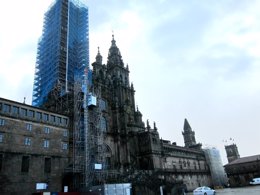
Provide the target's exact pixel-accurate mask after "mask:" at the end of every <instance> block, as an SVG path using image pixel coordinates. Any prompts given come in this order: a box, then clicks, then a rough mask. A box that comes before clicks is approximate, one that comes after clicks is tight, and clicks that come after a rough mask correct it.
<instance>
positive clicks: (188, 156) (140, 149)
mask: <svg viewBox="0 0 260 195" xmlns="http://www.w3.org/2000/svg"><path fill="white" fill-rule="evenodd" d="M92 66H93V83H92V87H91V89H90V91H92V92H93V93H94V94H98V96H99V97H100V101H99V103H100V105H99V107H102V109H99V110H101V111H102V113H101V114H100V125H101V127H102V130H103V132H104V140H105V145H106V146H105V148H106V151H105V152H104V155H103V157H104V158H106V168H107V171H108V173H109V170H114V171H117V172H118V174H119V175H122V176H123V177H122V178H124V177H125V178H131V181H129V180H128V181H127V179H126V180H125V181H127V182H132V183H134V182H135V180H139V181H142V179H143V181H142V182H143V183H142V184H141V185H147V186H146V187H147V188H153V187H155V188H157V189H159V187H158V186H159V185H160V184H159V183H160V182H161V179H162V178H164V180H165V181H166V183H167V182H168V183H169V186H170V185H172V184H176V183H178V182H181V183H183V184H184V185H185V186H186V188H187V189H188V190H192V189H194V188H196V187H197V186H201V185H208V186H211V175H210V170H209V168H208V165H207V162H206V158H205V155H204V153H203V150H202V149H201V144H200V143H197V142H196V140H195V132H194V131H193V130H192V128H191V126H190V124H189V123H188V121H187V119H185V120H184V128H183V132H182V133H183V137H184V142H185V147H181V146H178V145H176V143H175V142H173V143H171V141H168V140H164V139H160V136H159V130H158V129H157V127H156V124H155V123H153V124H152V125H150V124H149V121H148V120H147V121H146V123H144V122H143V120H142V113H141V112H140V111H139V109H138V108H136V105H135V90H134V85H133V84H132V83H131V84H130V83H129V67H128V65H125V64H124V62H123V59H122V56H121V54H120V50H119V48H118V47H117V45H116V41H115V39H114V36H113V37H112V41H111V47H110V48H109V53H108V59H107V63H106V64H103V61H102V56H101V54H100V51H99V50H98V53H97V55H96V61H95V62H94V63H92ZM93 109H98V108H93ZM91 112H93V111H91V109H90V112H89V113H90V115H91ZM90 118H91V117H90ZM92 118H95V117H92ZM90 121H91V120H90ZM113 173H115V172H113ZM140 178H142V179H140ZM111 179H112V176H111ZM150 180H151V182H150V183H149V181H150ZM106 181H107V182H109V178H107V179H106ZM156 182H158V184H156ZM139 184H140V183H139ZM168 191H169V190H168Z"/></svg>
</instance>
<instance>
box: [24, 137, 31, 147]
mask: <svg viewBox="0 0 260 195" xmlns="http://www.w3.org/2000/svg"><path fill="white" fill-rule="evenodd" d="M31 144H32V139H31V138H29V137H26V138H25V139H24V145H26V146H30V145H31Z"/></svg>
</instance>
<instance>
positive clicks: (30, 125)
mask: <svg viewBox="0 0 260 195" xmlns="http://www.w3.org/2000/svg"><path fill="white" fill-rule="evenodd" d="M26 129H27V130H28V131H32V124H30V123H27V124H26Z"/></svg>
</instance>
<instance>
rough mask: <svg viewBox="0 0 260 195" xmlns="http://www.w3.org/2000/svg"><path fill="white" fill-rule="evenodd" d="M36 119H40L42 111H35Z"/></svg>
mask: <svg viewBox="0 0 260 195" xmlns="http://www.w3.org/2000/svg"><path fill="white" fill-rule="evenodd" d="M36 119H37V120H41V119H42V113H41V112H36Z"/></svg>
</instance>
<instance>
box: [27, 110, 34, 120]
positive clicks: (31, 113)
mask: <svg viewBox="0 0 260 195" xmlns="http://www.w3.org/2000/svg"><path fill="white" fill-rule="evenodd" d="M28 116H29V117H31V118H33V117H34V111H33V110H29V111H28Z"/></svg>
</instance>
